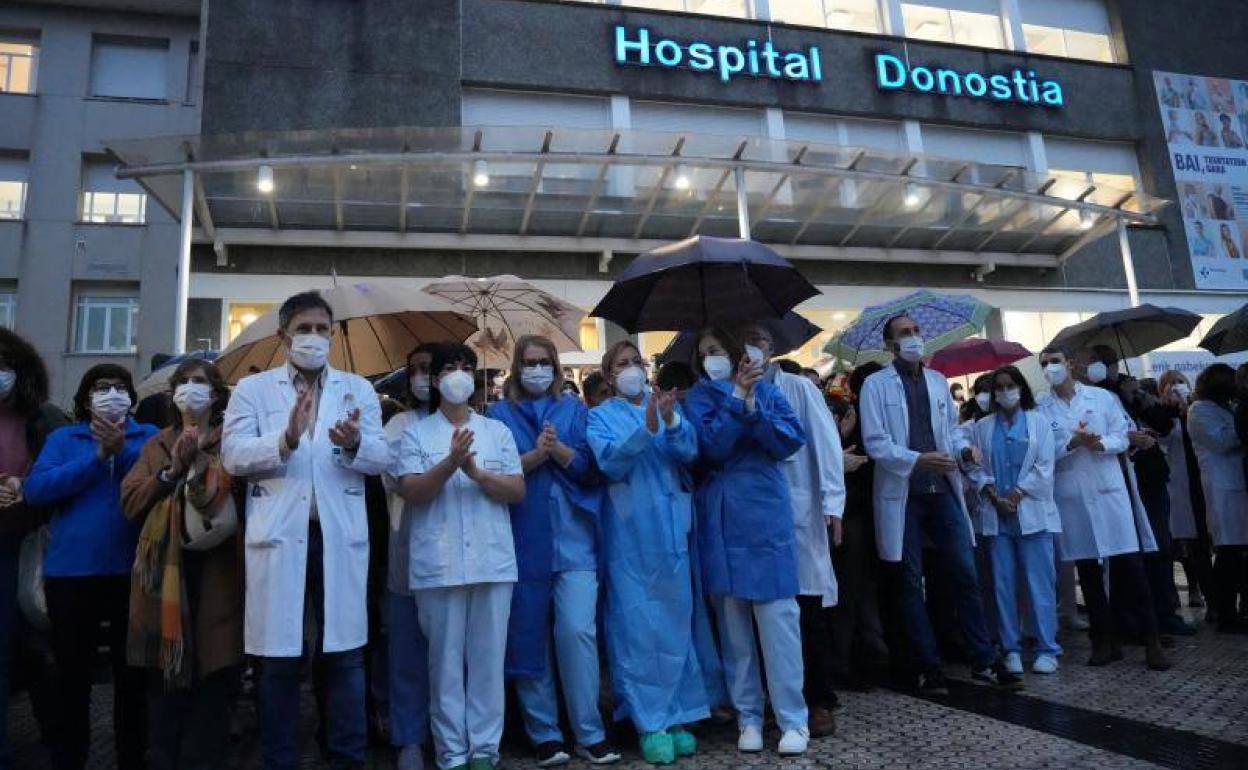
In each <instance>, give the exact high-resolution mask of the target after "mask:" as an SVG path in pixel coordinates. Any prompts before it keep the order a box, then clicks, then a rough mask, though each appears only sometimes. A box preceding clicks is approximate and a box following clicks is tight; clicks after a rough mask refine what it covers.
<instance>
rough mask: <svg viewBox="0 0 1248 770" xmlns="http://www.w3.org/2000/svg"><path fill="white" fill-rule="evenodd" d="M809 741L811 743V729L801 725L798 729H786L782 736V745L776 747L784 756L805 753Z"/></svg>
mask: <svg viewBox="0 0 1248 770" xmlns="http://www.w3.org/2000/svg"><path fill="white" fill-rule="evenodd" d="M808 743H810V730H808V729H807V728H805V727H800V728H798V729H796V730H785V731H784V735H782V736H781V737H780V745H779V746H778V747H777V748H776V751H778V752H779V753H780V756H782V757H787V756H793V755H795V754H805V753H806V745H807V744H808Z"/></svg>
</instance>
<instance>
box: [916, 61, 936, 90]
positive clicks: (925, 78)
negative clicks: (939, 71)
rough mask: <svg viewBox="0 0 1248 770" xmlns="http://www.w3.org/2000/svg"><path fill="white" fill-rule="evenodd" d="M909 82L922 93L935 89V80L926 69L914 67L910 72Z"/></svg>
mask: <svg viewBox="0 0 1248 770" xmlns="http://www.w3.org/2000/svg"><path fill="white" fill-rule="evenodd" d="M920 81H922V82H920ZM910 82H911V83H913V84H914V87H915V88H917V89H919V90H920V91H922V92H923V93H927V92H928V91H931V90H932V89H933V88H935V87H936V78H935V76H933V75H932V71H931V70H929V69H928V68H927V67H915V68H914V69H912V70H910Z"/></svg>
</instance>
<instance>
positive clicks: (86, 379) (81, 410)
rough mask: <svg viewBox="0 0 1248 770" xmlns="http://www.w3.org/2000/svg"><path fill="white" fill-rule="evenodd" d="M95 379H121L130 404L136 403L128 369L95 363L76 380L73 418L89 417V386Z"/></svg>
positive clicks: (136, 399) (86, 418) (80, 420)
mask: <svg viewBox="0 0 1248 770" xmlns="http://www.w3.org/2000/svg"><path fill="white" fill-rule="evenodd" d="M96 380H121V384H122V385H124V386H125V387H126V392H127V393H129V394H130V405H131V407H134V406H136V405H137V403H138V400H139V396H138V394H137V393H135V392H134V377H133V376H132V375H131V374H130V370H129V369H127V368H126V367H124V366H120V365H118V364H96V365H95V366H93V367H91V368H90V369H88V370H87V371H86V372H85V373H84V374H83V375H82V379H81V380H79V381H78V391H77V392H76V393H74V419H75V420H78V421H79V422H86V421H87V420H90V419H91V387H92V386H93V385H95V381H96Z"/></svg>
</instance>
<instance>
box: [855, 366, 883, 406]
mask: <svg viewBox="0 0 1248 770" xmlns="http://www.w3.org/2000/svg"><path fill="white" fill-rule="evenodd" d="M883 368H884V364H881V363H880V362H879V361H868V362H866V363H865V364H859V365H858V366H856V367H854V371H853V372H852V373H851V374H850V375H849V392H850V393H853V394H854V397H855V398H857V397H858V396H861V395H862V384H863V383H864V382H866V381H867V378H868V377H870V376H871V375H873V374H875V373H876V372H878V371H881V370H882V369H883Z"/></svg>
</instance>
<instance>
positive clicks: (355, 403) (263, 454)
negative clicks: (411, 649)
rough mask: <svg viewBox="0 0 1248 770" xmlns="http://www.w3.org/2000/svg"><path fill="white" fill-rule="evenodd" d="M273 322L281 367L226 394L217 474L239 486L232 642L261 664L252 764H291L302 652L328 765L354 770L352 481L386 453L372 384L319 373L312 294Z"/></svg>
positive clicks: (359, 527) (359, 594)
mask: <svg viewBox="0 0 1248 770" xmlns="http://www.w3.org/2000/svg"><path fill="white" fill-rule="evenodd" d="M278 324H279V329H278V335H279V337H280V338H281V340H282V343H283V344H284V345H285V346H286V349H287V359H288V361H287V363H284V364H282V365H281V366H278V367H277V368H275V369H271V370H269V371H267V372H261V373H259V374H256V375H252V376H251V377H247V378H246V379H244V380H243V381H242V382H240V383H239V384H238V387H237V388H235V390H234V394H233V396H232V397H231V398H230V405H229V408H228V409H227V410H226V413H225V425H224V428H223V439H222V453H221V454H222V461H223V462H224V464H225V467H226V468H227V469H228V471H229V472H230V474H231V475H233V476H234V477H235V478H246V479H247V512H246V534H245V537H244V546H245V552H246V567H247V592H246V599H247V604H246V611H245V630H244V641H245V644H246V649H247V653H248V654H249V655H256V656H259V657H260V658H261V668H260V683H259V711H260V731H261V739H262V742H263V747H264V764H265V767H266V768H269V769H270V770H277V769H279V768H280V769H281V770H285V769H286V768H295V767H297V766H298V763H299V750H298V746H297V745H296V726H297V724H298V721H299V669H300V665H301V662H302V659H303V656H304V655H305V654H310V655H312V656H314V658H315V662H316V664H317V666H319V667H320V668H321V671H322V673H323V678H324V683H325V699H326V703H325V717H324V718H325V733H326V738H327V742H328V747H329V753H330V763H331V766H333V767H335V768H339V767H342V768H355V767H363V766H364V763H365V748H366V741H367V730H366V727H365V725H366V722H365V716H364V654H363V650H364V645H365V644H366V643H367V642H368V623H367V617H366V614H367V613H366V605H365V583H366V580H367V574H368V521H367V516H366V513H365V509H364V477H365V476H366V475H372V474H377V473H380V472H381V471H382V470H383V469H384V468H385V467H386V465H387V463H388V461H389V451H388V449H387V445H386V440H385V435H384V434H383V432H382V428H381V410H380V407H379V405H378V402H377V396H376V394H375V393H374V392H373V388H372V386H371V385H369V383H368V381H367V380H365V379H364V378H363V377H360V376H358V375H355V374H350V373H347V372H341V371H338V370H336V369H333V368H332V367H330V366H328V365H327V357H328V353H329V347H330V339H331V336H332V333H333V311H332V310H331V308H330V307H329V304H328V303H327V302H326V301H325V299H324V298H323V297H321V295H320V294H318V293H316V292H304V293H302V294H296V295H295V296H293V297H290V298H289V299H287V300H286V301H285V302H284V303H282V306H281V308H280V309H279V310H278ZM327 586H328V587H329V588H328V590H327Z"/></svg>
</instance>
